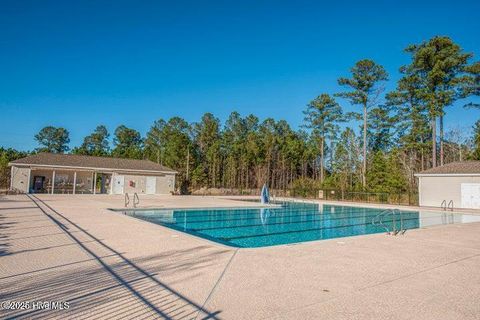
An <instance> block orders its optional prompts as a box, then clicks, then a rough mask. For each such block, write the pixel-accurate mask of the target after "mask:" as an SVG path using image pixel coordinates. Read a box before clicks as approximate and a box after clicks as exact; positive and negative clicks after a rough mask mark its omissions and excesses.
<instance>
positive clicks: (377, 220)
mask: <svg viewBox="0 0 480 320" xmlns="http://www.w3.org/2000/svg"><path fill="white" fill-rule="evenodd" d="M386 216H392V220H391V222H392V226H391V229H390V228H389V227H388V226H387V225H386V224H385V221H384V218H385V217H386ZM397 216H399V218H400V219H399V220H398V221H400V228H397V218H398V217H397ZM372 225H374V226H381V227H382V228H384V229H385V231H386V232H387V234H389V235H393V236H396V235H398V234H400V235H403V234H405V232H406V231H407V229H405V228H404V227H403V214H402V211H400V210H398V209H387V210H384V211H382V212H380V213H379V214H377V215H376V216H375V217H373V219H372Z"/></svg>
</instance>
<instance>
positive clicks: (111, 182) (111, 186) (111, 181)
mask: <svg viewBox="0 0 480 320" xmlns="http://www.w3.org/2000/svg"><path fill="white" fill-rule="evenodd" d="M114 175H115V173H114V172H112V176H111V177H110V194H113V176H114Z"/></svg>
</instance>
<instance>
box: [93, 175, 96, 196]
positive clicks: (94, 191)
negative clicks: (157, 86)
mask: <svg viewBox="0 0 480 320" xmlns="http://www.w3.org/2000/svg"><path fill="white" fill-rule="evenodd" d="M93 194H97V172H96V171H95V172H94V173H93Z"/></svg>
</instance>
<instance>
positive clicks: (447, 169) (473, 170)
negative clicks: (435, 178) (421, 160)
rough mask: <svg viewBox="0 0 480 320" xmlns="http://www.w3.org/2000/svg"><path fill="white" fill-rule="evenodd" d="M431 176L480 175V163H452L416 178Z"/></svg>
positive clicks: (432, 169) (423, 172)
mask: <svg viewBox="0 0 480 320" xmlns="http://www.w3.org/2000/svg"><path fill="white" fill-rule="evenodd" d="M429 175H480V161H458V162H451V163H447V164H446V165H443V166H439V167H435V168H431V169H428V170H424V171H422V172H419V173H417V174H416V176H429Z"/></svg>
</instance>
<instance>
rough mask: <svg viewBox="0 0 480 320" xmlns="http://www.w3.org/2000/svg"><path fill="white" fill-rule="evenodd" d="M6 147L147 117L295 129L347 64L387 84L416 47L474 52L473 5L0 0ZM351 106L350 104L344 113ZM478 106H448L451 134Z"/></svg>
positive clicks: (0, 110)
mask: <svg viewBox="0 0 480 320" xmlns="http://www.w3.org/2000/svg"><path fill="white" fill-rule="evenodd" d="M0 8H1V9H0V115H1V119H0V146H4V147H14V148H18V149H23V150H29V149H33V148H35V147H36V144H35V142H34V140H33V135H34V134H35V133H36V132H38V130H39V129H41V128H42V127H43V126H46V125H55V126H64V127H66V128H67V129H68V130H69V131H70V133H71V141H72V142H71V146H74V145H78V144H80V143H81V141H82V138H83V137H84V136H85V135H87V134H89V133H90V132H91V131H92V130H93V129H94V128H95V126H96V125H98V124H105V125H107V127H108V128H109V130H110V131H111V132H113V130H114V129H115V127H116V126H118V125H120V124H125V125H127V126H130V127H133V128H135V129H137V130H139V131H140V132H141V133H142V134H145V132H146V131H147V130H148V129H149V127H150V126H151V124H152V123H153V121H154V120H155V119H158V118H166V119H168V118H169V117H172V116H175V115H178V116H181V117H183V118H185V119H186V120H188V121H197V120H198V119H199V118H200V117H201V115H202V114H203V113H205V112H212V113H214V114H215V115H216V116H218V117H220V119H222V120H225V118H226V117H227V116H228V114H229V113H230V112H231V111H233V110H237V111H239V112H240V113H241V114H242V115H246V114H248V113H254V114H256V115H258V116H259V117H260V118H261V119H263V118H266V117H274V118H276V119H281V118H283V119H286V120H288V121H289V122H290V124H291V125H292V126H293V127H294V128H298V127H299V125H300V124H301V122H302V118H303V115H302V110H303V109H304V106H305V104H306V103H307V102H308V101H310V100H311V99H312V98H314V97H315V96H316V95H318V94H320V93H322V92H327V93H334V92H337V91H338V90H339V88H338V86H337V85H336V79H337V78H338V77H340V76H347V75H348V69H349V68H350V67H351V66H352V65H353V64H354V63H355V61H357V60H359V59H362V58H371V59H374V60H376V61H377V62H378V63H380V64H382V65H384V66H385V68H386V69H387V71H388V72H389V73H390V77H391V80H392V81H390V83H389V85H388V88H393V87H394V85H395V83H394V80H396V79H398V72H397V70H398V67H399V66H400V65H402V64H405V63H407V62H408V56H407V55H406V54H404V53H403V52H402V50H403V48H404V47H405V46H407V45H408V44H410V43H418V42H421V41H422V40H426V39H428V38H430V37H432V36H434V35H448V36H450V37H452V38H453V39H454V40H455V41H456V42H458V43H459V44H460V45H461V46H462V47H463V48H464V49H465V50H466V51H470V52H474V53H475V54H476V59H477V60H478V59H479V58H480V31H479V30H480V19H479V12H480V2H479V1H462V0H459V1H445V2H444V1H435V0H430V1H419V0H417V1H375V2H372V1H370V2H365V1H356V2H353V1H352V2H347V1H325V2H323V3H322V2H321V1H309V2H307V1H300V0H296V1H218V2H217V1H188V2H187V1H96V0H92V1H16V0H12V1H4V0H2V1H1V5H0ZM345 107H346V109H347V110H350V107H349V106H347V105H345ZM478 118H480V111H477V110H470V111H466V110H463V109H462V108H460V107H459V106H458V105H457V106H454V107H451V108H449V110H448V114H447V117H446V121H447V127H452V126H460V127H462V128H466V129H468V127H471V125H472V124H473V122H474V121H475V120H477V119H478Z"/></svg>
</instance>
